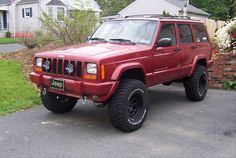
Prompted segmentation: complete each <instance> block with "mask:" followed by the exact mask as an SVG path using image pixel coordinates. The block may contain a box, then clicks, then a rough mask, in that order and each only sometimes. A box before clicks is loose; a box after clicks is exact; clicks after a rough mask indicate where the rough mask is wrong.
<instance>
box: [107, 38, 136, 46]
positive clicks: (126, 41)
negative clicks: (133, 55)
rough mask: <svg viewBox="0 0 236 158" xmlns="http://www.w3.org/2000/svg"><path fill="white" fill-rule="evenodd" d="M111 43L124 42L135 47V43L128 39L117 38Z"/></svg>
mask: <svg viewBox="0 0 236 158" xmlns="http://www.w3.org/2000/svg"><path fill="white" fill-rule="evenodd" d="M110 41H118V42H124V43H130V44H133V45H135V43H134V42H132V41H131V40H128V39H122V38H117V39H115V38H114V39H110Z"/></svg>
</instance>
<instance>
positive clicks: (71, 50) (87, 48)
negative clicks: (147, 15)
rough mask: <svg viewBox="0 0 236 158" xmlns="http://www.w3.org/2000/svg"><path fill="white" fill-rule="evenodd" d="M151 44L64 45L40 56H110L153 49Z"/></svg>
mask: <svg viewBox="0 0 236 158" xmlns="http://www.w3.org/2000/svg"><path fill="white" fill-rule="evenodd" d="M151 48H152V47H151V46H146V45H127V44H111V43H102V44H91V43H86V44H79V45H73V46H69V47H64V48H61V49H56V50H53V51H47V52H43V53H39V54H38V55H39V56H42V57H45V56H48V55H49V56H53V57H57V56H64V57H67V56H68V57H69V56H75V57H85V58H86V57H94V58H102V57H110V56H114V55H119V54H125V53H132V52H138V51H144V50H148V49H151Z"/></svg>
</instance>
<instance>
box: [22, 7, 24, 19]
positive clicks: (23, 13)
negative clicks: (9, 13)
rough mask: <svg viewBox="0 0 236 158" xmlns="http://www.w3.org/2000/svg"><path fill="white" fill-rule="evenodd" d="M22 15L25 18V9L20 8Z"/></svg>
mask: <svg viewBox="0 0 236 158" xmlns="http://www.w3.org/2000/svg"><path fill="white" fill-rule="evenodd" d="M22 17H23V18H25V9H24V8H22Z"/></svg>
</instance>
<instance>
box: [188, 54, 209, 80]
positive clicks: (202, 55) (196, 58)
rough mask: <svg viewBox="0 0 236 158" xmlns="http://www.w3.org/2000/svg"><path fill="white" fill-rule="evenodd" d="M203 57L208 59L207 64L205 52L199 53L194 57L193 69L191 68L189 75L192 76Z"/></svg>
mask: <svg viewBox="0 0 236 158" xmlns="http://www.w3.org/2000/svg"><path fill="white" fill-rule="evenodd" d="M202 59H204V60H206V64H207V57H206V56H205V55H204V54H200V55H197V56H196V57H195V58H194V59H193V65H192V69H191V71H190V73H189V75H188V76H191V75H192V74H193V73H194V71H195V69H196V67H197V63H198V61H199V60H202Z"/></svg>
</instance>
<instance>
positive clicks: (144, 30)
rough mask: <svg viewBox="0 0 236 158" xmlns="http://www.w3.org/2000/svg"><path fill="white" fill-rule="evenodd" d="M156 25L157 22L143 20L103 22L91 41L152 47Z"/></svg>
mask: <svg viewBox="0 0 236 158" xmlns="http://www.w3.org/2000/svg"><path fill="white" fill-rule="evenodd" d="M158 24H159V22H158V21H155V20H145V19H144V20H143V19H141V20H140V19H121V20H111V21H107V22H104V23H103V24H102V25H101V26H100V27H99V28H98V29H97V31H96V32H95V33H94V34H93V36H92V37H91V39H104V41H107V42H110V43H126V44H141V45H152V44H153V41H154V39H155V35H156V32H157V28H158ZM114 39H124V40H114ZM125 41H130V42H125ZM101 42H102V41H101Z"/></svg>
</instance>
